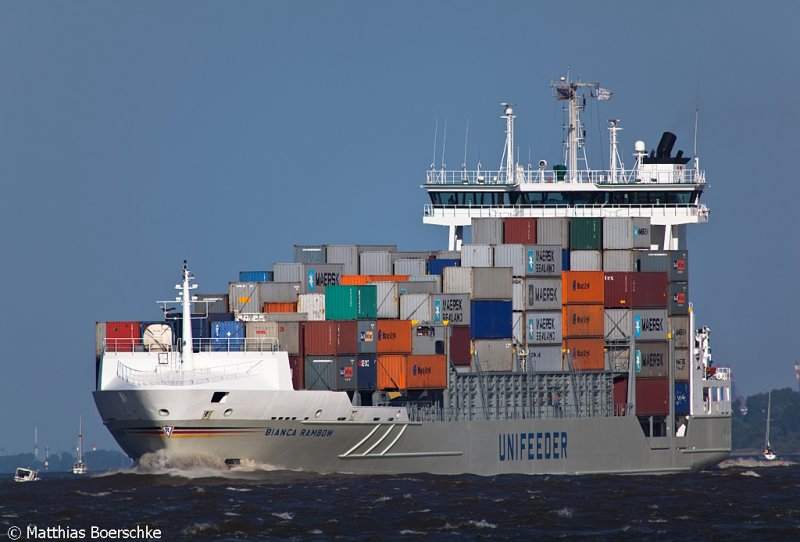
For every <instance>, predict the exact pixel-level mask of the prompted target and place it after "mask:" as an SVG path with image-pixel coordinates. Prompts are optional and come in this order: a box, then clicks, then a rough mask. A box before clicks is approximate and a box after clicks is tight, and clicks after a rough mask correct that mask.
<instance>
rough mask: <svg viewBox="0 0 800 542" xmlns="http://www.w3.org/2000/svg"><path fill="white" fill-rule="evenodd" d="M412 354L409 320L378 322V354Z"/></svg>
mask: <svg viewBox="0 0 800 542" xmlns="http://www.w3.org/2000/svg"><path fill="white" fill-rule="evenodd" d="M409 352H411V322H410V321H409V320H378V353H379V354H389V353H391V354H408V353H409Z"/></svg>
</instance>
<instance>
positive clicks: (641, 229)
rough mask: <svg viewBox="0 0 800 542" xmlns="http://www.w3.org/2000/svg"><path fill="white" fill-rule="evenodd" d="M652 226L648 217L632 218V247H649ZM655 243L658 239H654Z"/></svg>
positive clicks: (651, 241)
mask: <svg viewBox="0 0 800 542" xmlns="http://www.w3.org/2000/svg"><path fill="white" fill-rule="evenodd" d="M651 231H652V227H651V226H650V219H649V218H634V219H633V248H645V249H649V248H650V245H651V243H653V240H652V239H651ZM655 242H656V244H657V243H658V239H656V240H655Z"/></svg>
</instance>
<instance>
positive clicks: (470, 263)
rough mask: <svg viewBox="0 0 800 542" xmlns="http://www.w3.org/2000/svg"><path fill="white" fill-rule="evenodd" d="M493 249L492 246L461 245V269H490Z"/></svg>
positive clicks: (492, 260) (492, 262) (492, 263)
mask: <svg viewBox="0 0 800 542" xmlns="http://www.w3.org/2000/svg"><path fill="white" fill-rule="evenodd" d="M493 265H494V248H493V247H492V245H478V244H473V245H461V267H492V266H493Z"/></svg>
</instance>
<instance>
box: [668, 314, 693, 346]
mask: <svg viewBox="0 0 800 542" xmlns="http://www.w3.org/2000/svg"><path fill="white" fill-rule="evenodd" d="M669 329H670V331H671V332H672V341H673V342H674V343H675V348H689V338H690V334H689V317H688V316H670V318H669Z"/></svg>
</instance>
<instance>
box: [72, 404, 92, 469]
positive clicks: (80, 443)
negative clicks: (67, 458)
mask: <svg viewBox="0 0 800 542" xmlns="http://www.w3.org/2000/svg"><path fill="white" fill-rule="evenodd" d="M87 472H88V469H87V468H86V463H84V462H83V416H81V417H80V421H79V422H78V457H77V458H76V459H75V464H73V465H72V474H86V473H87Z"/></svg>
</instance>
